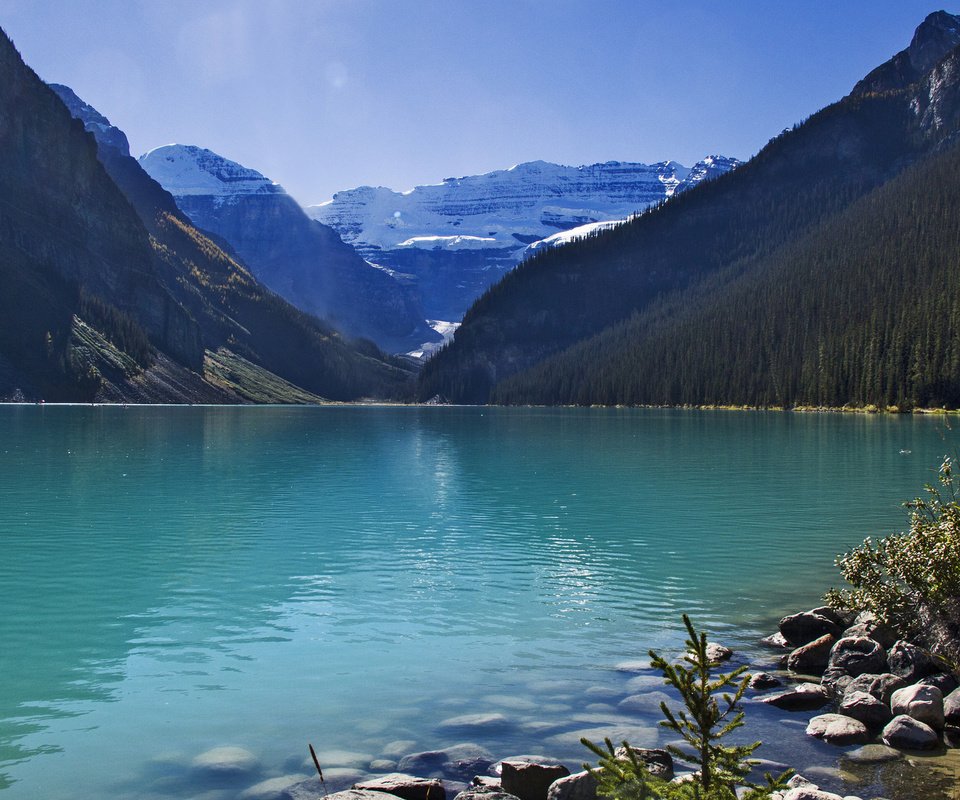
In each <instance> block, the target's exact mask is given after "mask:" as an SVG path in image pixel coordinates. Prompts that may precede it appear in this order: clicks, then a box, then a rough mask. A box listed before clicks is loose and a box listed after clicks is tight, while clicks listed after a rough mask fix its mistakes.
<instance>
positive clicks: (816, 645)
mask: <svg viewBox="0 0 960 800" xmlns="http://www.w3.org/2000/svg"><path fill="white" fill-rule="evenodd" d="M836 641H837V640H836V637H835V636H834V635H833V634H831V633H825V634H824V635H823V636H821V637H819V638H818V639H814V640H813V641H812V642H808V643H807V644H804V645H801V646H800V647H798V648H797V649H796V650H794V651H793V652H792V653H790V655H789V656H787V667H788V668H790V669H792V670H793V671H794V672H823V670H824V668H825V667H826V666H827V662H828V661H829V659H830V651H831V649H832V648H833V645H834V643H835V642H836Z"/></svg>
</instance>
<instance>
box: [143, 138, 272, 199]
mask: <svg viewBox="0 0 960 800" xmlns="http://www.w3.org/2000/svg"><path fill="white" fill-rule="evenodd" d="M138 161H139V162H140V166H142V167H143V168H144V169H145V170H146V171H147V172H148V173H149V174H150V176H151V177H152V178H153V179H154V180H155V181H157V183H159V184H160V185H161V186H163V188H164V189H166V190H167V191H168V192H170V194H172V195H173V196H174V197H184V196H186V195H212V196H216V197H223V198H230V197H237V196H238V195H250V194H286V192H284V190H283V187H282V186H280V185H279V184H277V183H274V182H273V181H271V180H270V179H269V178H266V177H264V176H263V175H262V174H260V173H259V172H257V171H256V170H255V169H250V168H249V167H244V166H243V165H241V164H238V163H237V162H236V161H230V159H228V158H224V157H223V156H221V155H218V154H217V153H214V152H213V151H212V150H207V149H206V148H203V147H196V146H195V145H187V144H166V145H163V146H161V147H155V148H154V149H153V150H150V151H149V152H147V153H144V154H143V155H142V156H140V158H139V159H138Z"/></svg>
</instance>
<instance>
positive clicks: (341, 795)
mask: <svg viewBox="0 0 960 800" xmlns="http://www.w3.org/2000/svg"><path fill="white" fill-rule="evenodd" d="M319 784H320V781H319V780H317V779H315V778H311V779H310V780H309V781H304V782H303V783H298V784H296V785H294V786H291V787H290V788H289V789H287V795H288V796H289V797H290V800H317V799H318V798H320V797H324V794H323V792H322V789H321V790H320V791H319V793H318V792H317V786H319ZM325 800H396V798H395V797H394V796H393V795H392V794H387V793H386V792H374V791H370V790H368V789H343V790H342V791H339V792H333V793H332V794H330V795H328V796H326V798H325Z"/></svg>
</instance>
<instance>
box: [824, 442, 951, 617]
mask: <svg viewBox="0 0 960 800" xmlns="http://www.w3.org/2000/svg"><path fill="white" fill-rule="evenodd" d="M937 483H938V484H939V485H930V484H928V485H927V486H926V487H925V489H926V497H925V498H924V497H918V498H917V499H915V500H913V501H911V502H908V503H905V504H904V505H905V507H906V508H908V509H909V510H910V528H909V530H908V531H907V532H906V533H901V534H895V535H892V536H887V537H885V538H883V539H880V540H879V541H878V542H876V543H874V542H873V541H872V540H871V539H870V538H867V539H865V540H864V542H863V544H862V545H860V546H859V547H857V548H854V549H853V550H852V551H850V552H849V553H844V554H843V555H842V556H839V557H838V558H837V562H836V563H837V566H838V567H839V568H840V573H841V574H842V575H843V578H844V580H846V581H847V583H849V584H850V586H851V587H852V588H850V589H840V590H838V589H831V590H830V591H829V592H828V593H827V594H826V595H825V599H826V601H827V602H828V603H829V604H830V605H832V606H834V607H837V608H850V609H857V610H868V611H872V612H873V613H875V614H876V615H877V616H879V617H880V618H881V619H883V620H885V621H887V622H889V623H891V624H893V625H894V626H896V627H897V628H898V629H899V630H900V631H901V632H902V633H903V634H905V635H910V634H911V633H914V632H915V631H916V628H917V626H918V625H921V624H922V620H923V619H924V618H925V615H927V614H933V615H937V614H938V612H940V611H941V609H943V607H944V605H945V604H946V603H947V602H948V601H951V600H955V599H957V598H960V496H958V495H960V479H958V477H957V476H956V475H954V472H953V461H952V460H951V459H950V458H944V460H943V463H942V464H941V465H940V469H939V473H938V481H937Z"/></svg>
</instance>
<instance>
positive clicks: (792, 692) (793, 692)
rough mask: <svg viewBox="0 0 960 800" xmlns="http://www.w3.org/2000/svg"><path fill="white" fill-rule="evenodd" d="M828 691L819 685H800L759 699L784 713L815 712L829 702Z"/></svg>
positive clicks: (829, 695)
mask: <svg viewBox="0 0 960 800" xmlns="http://www.w3.org/2000/svg"><path fill="white" fill-rule="evenodd" d="M831 697H832V695H831V693H830V690H829V689H826V688H825V687H823V686H821V685H820V684H819V683H801V684H799V685H797V686H795V687H793V688H792V689H787V690H786V691H784V692H778V693H776V694H771V695H767V696H766V697H761V698H760V702H761V703H768V704H769V705H772V706H776V707H777V708H782V709H785V710H786V711H816V710H817V709H818V708H823V706H825V705H826V704H827V703H829V702H830V699H831Z"/></svg>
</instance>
